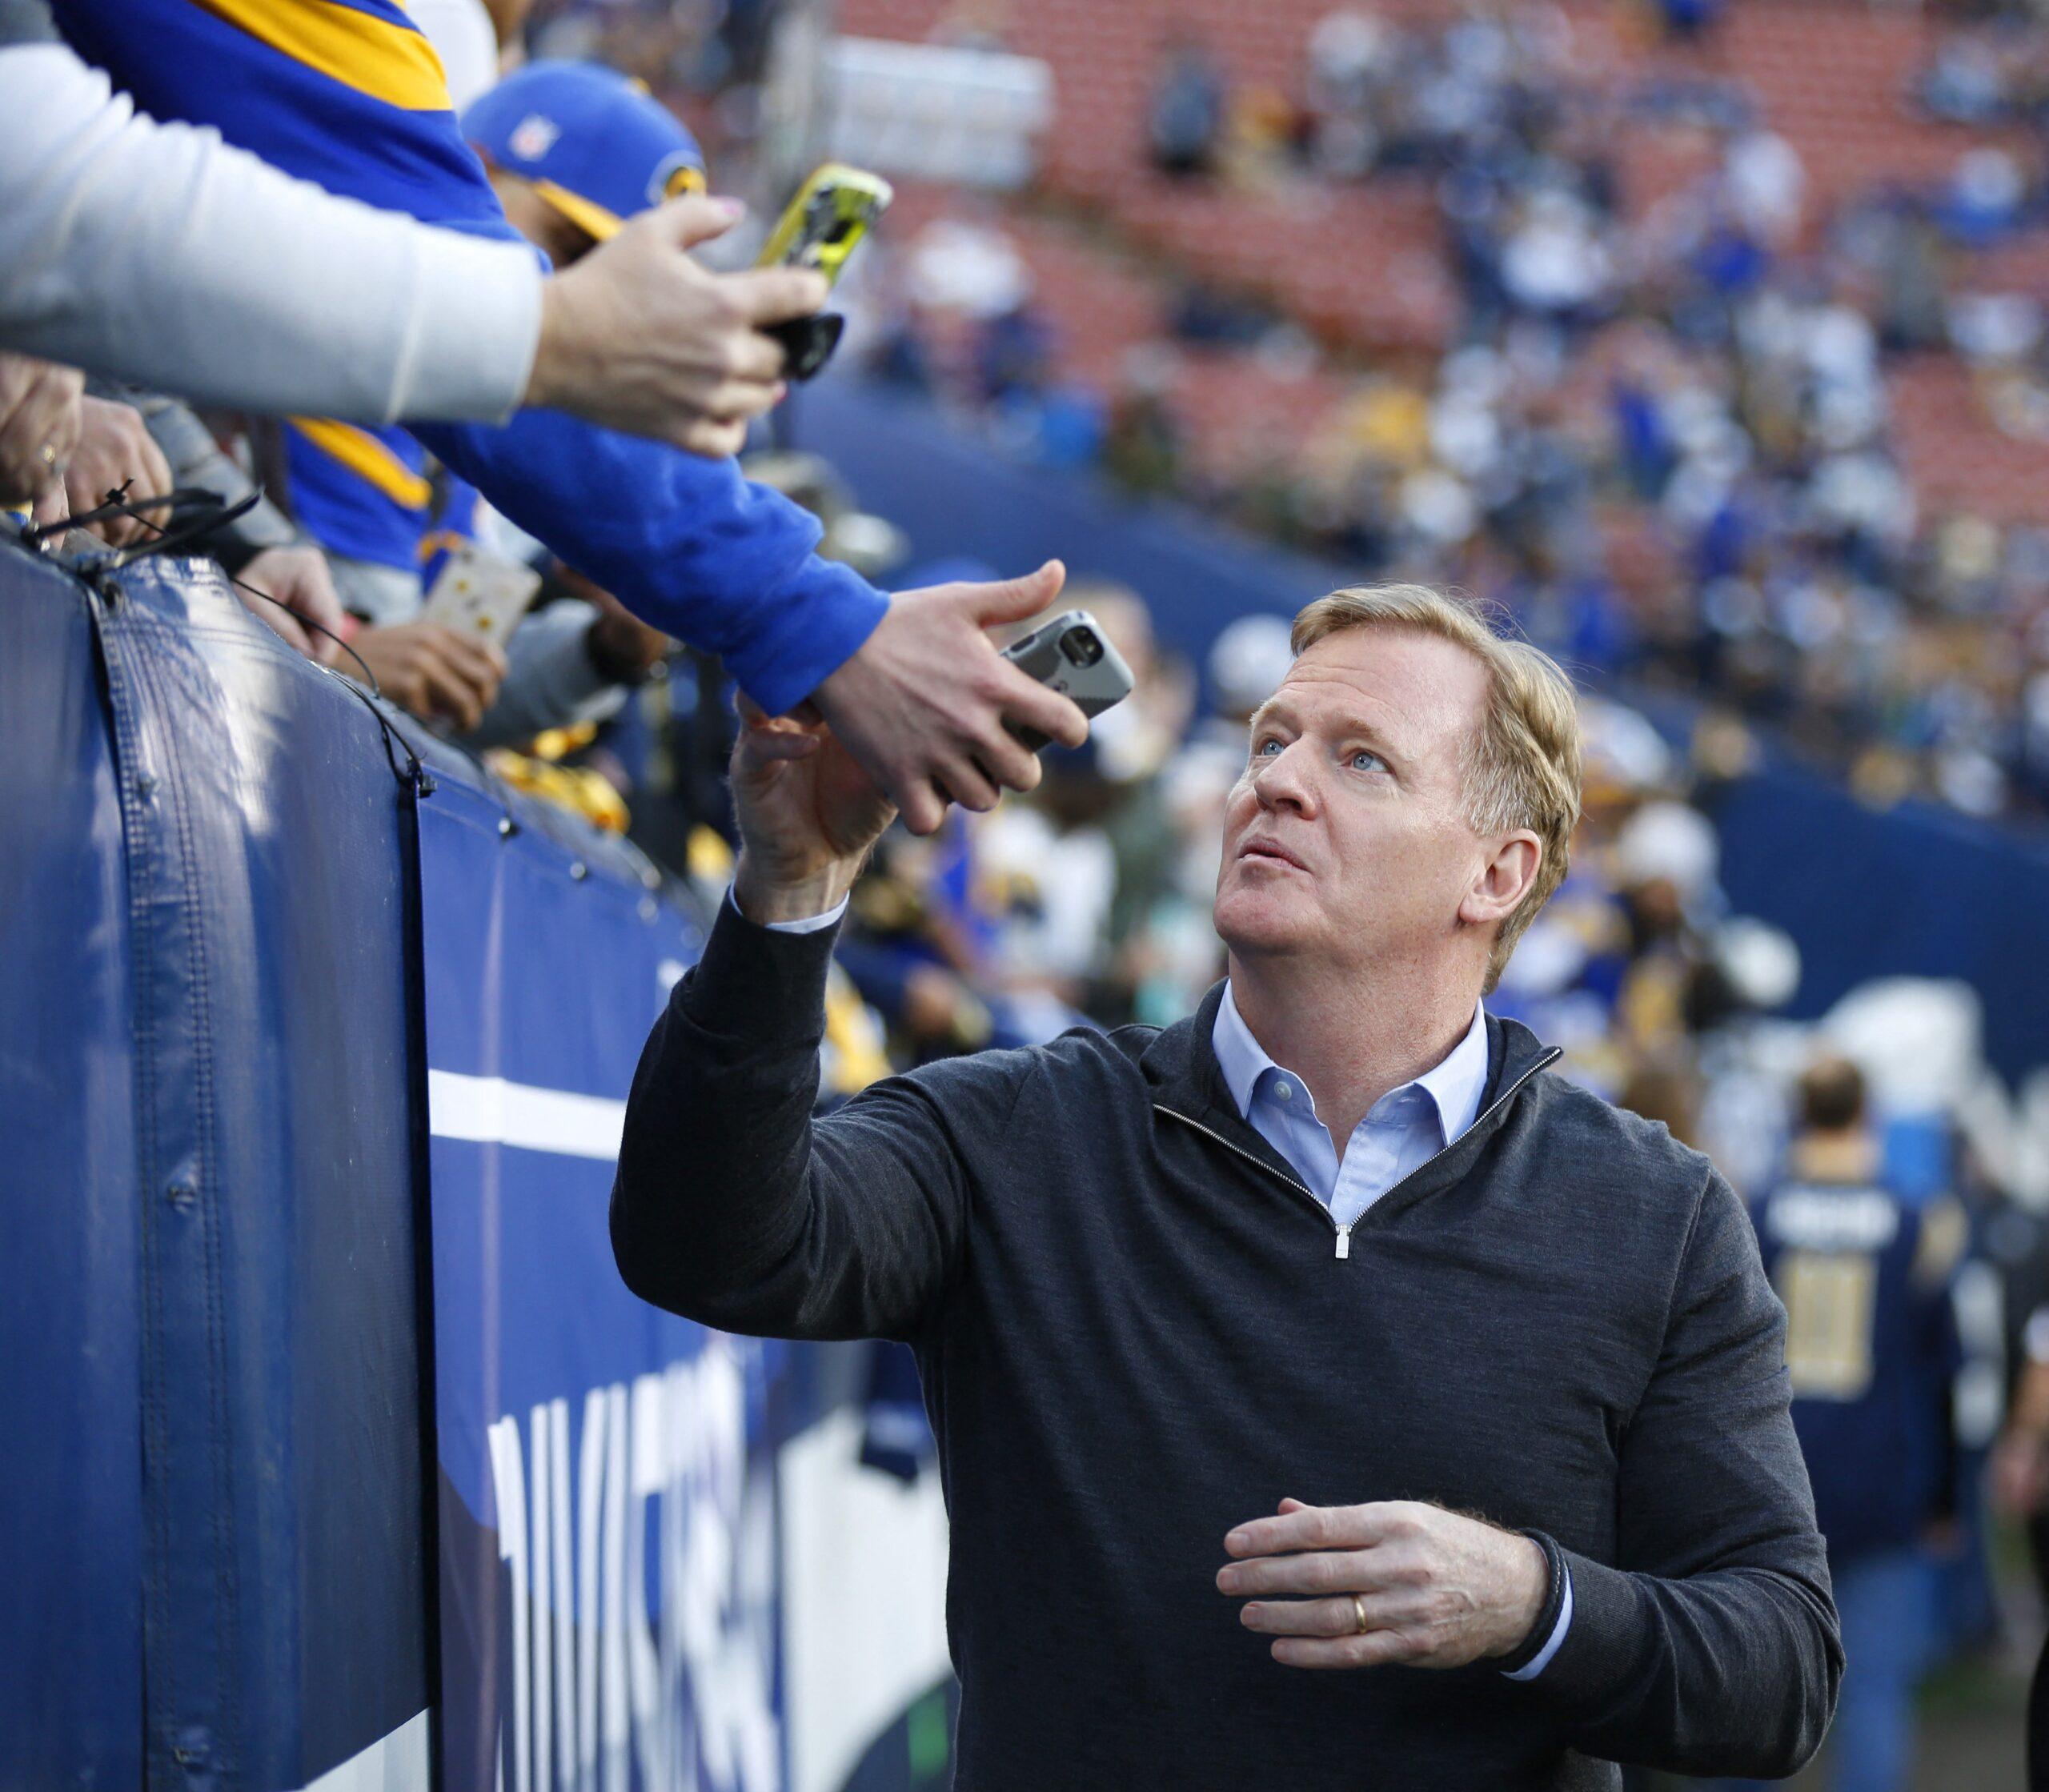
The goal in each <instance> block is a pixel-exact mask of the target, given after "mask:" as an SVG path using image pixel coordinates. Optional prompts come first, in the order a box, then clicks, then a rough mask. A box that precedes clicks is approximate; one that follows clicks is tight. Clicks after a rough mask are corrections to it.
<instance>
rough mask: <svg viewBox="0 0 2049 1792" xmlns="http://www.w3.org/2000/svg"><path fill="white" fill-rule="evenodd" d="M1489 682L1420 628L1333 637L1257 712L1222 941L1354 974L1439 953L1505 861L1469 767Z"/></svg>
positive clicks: (1230, 813) (1229, 860)
mask: <svg viewBox="0 0 2049 1792" xmlns="http://www.w3.org/2000/svg"><path fill="white" fill-rule="evenodd" d="M1487 682H1488V681H1487V671H1486V667H1484V666H1483V665H1482V663H1480V661H1479V660H1478V659H1475V658H1474V655H1471V654H1470V653H1468V652H1467V651H1466V650H1465V649H1464V648H1463V647H1458V646H1456V645H1454V643H1451V642H1450V641H1447V640H1445V639H1442V637H1440V636H1438V635H1430V634H1426V633H1425V632H1424V631H1421V630H1420V629H1415V628H1409V627H1401V626H1399V625H1395V624H1388V623H1374V624H1369V625H1368V626H1366V627H1357V628H1348V629H1345V630H1342V631H1340V632H1339V633H1337V634H1335V635H1326V636H1325V638H1324V639H1322V640H1321V641H1319V642H1317V643H1316V644H1315V645H1314V646H1313V647H1310V648H1309V650H1308V651H1307V652H1305V653H1304V654H1303V655H1301V657H1300V658H1299V659H1297V660H1296V661H1295V663H1294V664H1293V667H1290V668H1289V673H1288V676H1287V678H1286V679H1285V680H1284V681H1283V683H1282V684H1281V688H1280V689H1279V690H1278V691H1277V692H1274V694H1273V696H1272V697H1271V698H1270V699H1269V700H1268V701H1267V703H1266V704H1265V706H1264V707H1263V708H1261V709H1260V711H1259V712H1257V714H1256V715H1255V716H1253V720H1252V739H1251V747H1250V755H1249V759H1248V760H1247V763H1246V766H1245V772H1244V774H1243V776H1241V777H1240V778H1239V780H1238V781H1237V784H1236V785H1235V786H1234V787H1233V789H1232V792H1231V796H1230V800H1229V803H1228V804H1226V806H1225V812H1224V862H1223V867H1222V869H1221V872H1219V874H1218V876H1217V904H1216V911H1215V915H1216V924H1217V933H1218V934H1219V935H1220V936H1221V938H1222V939H1223V941H1224V943H1225V945H1227V946H1228V947H1229V948H1230V949H1231V952H1232V954H1233V956H1234V957H1236V958H1237V959H1240V960H1245V959H1247V958H1256V957H1260V956H1287V957H1294V956H1301V957H1305V958H1309V959H1310V960H1315V961H1321V962H1324V963H1327V964H1329V965H1330V966H1331V967H1332V968H1333V970H1338V969H1353V968H1359V967H1361V966H1365V965H1369V964H1384V963H1388V962H1391V961H1395V960H1403V959H1415V958H1418V957H1433V956H1435V955H1436V954H1437V953H1438V952H1442V950H1443V949H1444V948H1445V947H1446V944H1449V942H1450V937H1451V936H1452V935H1453V934H1454V932H1456V931H1457V930H1458V910H1459V904H1460V903H1461V902H1462V900H1464V898H1465V897H1466V894H1467V893H1468V892H1469V891H1470V890H1471V889H1472V888H1473V886H1474V880H1475V879H1476V878H1477V877H1478V876H1479V874H1480V872H1481V871H1482V868H1483V867H1484V866H1485V865H1486V863H1487V860H1488V857H1489V851H1488V845H1487V843H1486V842H1484V841H1482V839H1481V838H1480V836H1478V835H1477V834H1475V833H1474V831H1473V830H1472V828H1470V827H1469V826H1468V825H1467V824H1466V819H1465V815H1464V812H1463V804H1462V767H1463V762H1464V758H1465V754H1466V746H1467V744H1468V743H1469V742H1470V741H1471V740H1473V739H1474V737H1475V733H1474V731H1475V730H1476V729H1478V727H1479V726H1480V724H1481V721H1482V716H1483V715H1484V713H1485V705H1486V697H1487Z"/></svg>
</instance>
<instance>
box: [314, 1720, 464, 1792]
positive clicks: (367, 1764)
mask: <svg viewBox="0 0 2049 1792" xmlns="http://www.w3.org/2000/svg"><path fill="white" fill-rule="evenodd" d="M433 1782H434V1764H433V1759H432V1757H431V1755H430V1754H429V1753H428V1750H427V1713H426V1712H424V1711H415V1713H414V1714H412V1716H411V1717H410V1718H407V1719H406V1721H405V1722H403V1723H402V1724H400V1725H399V1727H398V1728H397V1729H396V1730H393V1731H392V1732H391V1734H390V1735H388V1736H380V1737H379V1738H377V1740H376V1741H375V1742H372V1743H371V1745H370V1746H369V1747H368V1748H367V1749H365V1750H363V1752H362V1753H361V1754H352V1755H351V1756H350V1757H349V1758H348V1759H347V1760H346V1761H343V1762H338V1763H337V1764H336V1765H335V1766H332V1767H330V1768H329V1769H328V1770H327V1772H326V1773H324V1774H322V1775H321V1776H320V1777H319V1778H318V1779H316V1780H315V1781H314V1782H312V1783H311V1785H309V1786H307V1788H306V1792H429V1788H430V1787H431V1786H432V1784H433Z"/></svg>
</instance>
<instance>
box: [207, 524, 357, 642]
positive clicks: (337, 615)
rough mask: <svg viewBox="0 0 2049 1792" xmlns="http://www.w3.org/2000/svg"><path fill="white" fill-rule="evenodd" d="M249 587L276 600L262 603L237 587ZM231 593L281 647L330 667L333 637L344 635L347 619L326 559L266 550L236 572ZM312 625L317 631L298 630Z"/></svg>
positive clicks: (301, 550) (315, 552)
mask: <svg viewBox="0 0 2049 1792" xmlns="http://www.w3.org/2000/svg"><path fill="white" fill-rule="evenodd" d="M243 585H251V586H254V587H255V589H256V590H257V591H263V592H265V593H267V595H270V596H271V597H273V598H275V599H276V600H277V601H276V602H275V603H265V602H264V601H263V599H262V598H260V597H257V596H255V595H251V593H250V592H249V591H243V589H241V586H243ZM235 595H237V596H238V597H239V598H240V599H242V601H243V604H244V606H245V607H247V609H248V611H249V612H250V613H251V615H254V616H255V617H256V618H258V619H259V620H260V621H261V622H263V624H264V625H265V626H266V627H268V628H269V629H271V631H272V632H273V633H275V635H278V636H279V638H280V639H282V640H283V642H284V643H285V644H286V645H287V646H288V647H291V648H293V649H295V651H298V652H300V653H303V654H304V655H306V657H307V659H311V661H312V662H313V663H314V664H315V665H316V666H331V665H333V664H334V663H335V659H336V658H337V656H338V655H339V654H340V652H341V651H342V644H341V642H340V641H339V639H336V637H337V636H339V635H345V634H347V632H348V629H347V621H348V619H347V617H346V616H345V615H343V613H342V600H341V599H340V598H339V596H338V595H335V575H334V574H333V573H332V572H331V571H329V570H328V567H327V555H325V554H323V553H322V552H321V551H320V550H319V548H317V547H311V546H299V547H267V548H265V549H264V550H263V552H262V553H260V554H259V555H255V557H254V558H253V559H251V561H250V563H248V565H247V566H246V567H243V569H242V576H241V579H240V583H239V585H238V586H237V587H236V591H235ZM309 622H311V623H318V624H319V627H317V628H308V627H305V626H303V625H304V624H305V623H309Z"/></svg>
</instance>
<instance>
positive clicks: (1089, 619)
mask: <svg viewBox="0 0 2049 1792" xmlns="http://www.w3.org/2000/svg"><path fill="white" fill-rule="evenodd" d="M1003 656H1004V659H1008V660H1009V661H1010V662H1011V663H1012V664H1014V665H1016V667H1018V668H1019V669H1020V671H1024V672H1025V673H1027V674H1029V676H1031V677H1033V678H1035V679H1037V680H1038V681H1039V682H1040V683H1041V684H1043V685H1045V687H1046V688H1047V689H1049V690H1051V691H1057V692H1060V694H1061V696H1064V697H1069V698H1071V699H1073V702H1074V704H1075V706H1076V707H1077V708H1078V709H1080V710H1081V713H1082V714H1083V715H1084V716H1087V717H1089V720H1092V721H1093V720H1095V718H1096V717H1097V716H1100V715H1101V714H1102V713H1103V712H1104V711H1105V710H1106V709H1109V708H1113V707H1114V706H1115V705H1116V704H1121V703H1122V702H1123V701H1124V700H1125V698H1126V697H1128V696H1130V695H1131V688H1132V676H1131V668H1130V667H1129V666H1127V665H1126V664H1125V662H1124V655H1122V654H1121V653H1119V652H1118V651H1117V648H1116V647H1114V646H1113V645H1112V644H1111V642H1110V638H1109V635H1105V633H1104V632H1103V631H1102V628H1101V626H1100V625H1099V624H1098V623H1097V620H1096V619H1095V618H1094V617H1093V616H1092V615H1089V612H1088V611H1086V610H1066V611H1062V612H1061V614H1060V615H1057V616H1055V617H1054V618H1053V620H1052V621H1051V622H1048V623H1041V625H1040V626H1039V627H1037V628H1035V629H1033V631H1032V632H1031V633H1030V634H1029V635H1025V637H1024V638H1023V639H1021V640H1016V641H1012V643H1010V645H1009V646H1008V647H1005V648H1004V650H1003ZM1010 732H1012V734H1014V735H1016V736H1017V738H1018V739H1019V740H1020V741H1022V742H1023V743H1024V744H1025V746H1027V747H1029V748H1031V750H1032V751H1033V752H1035V753H1036V752H1038V750H1039V749H1040V748H1041V747H1043V746H1045V744H1046V740H1047V737H1046V736H1045V735H1043V734H1041V733H1040V732H1039V731H1038V730H1037V728H1012V729H1011V731H1010Z"/></svg>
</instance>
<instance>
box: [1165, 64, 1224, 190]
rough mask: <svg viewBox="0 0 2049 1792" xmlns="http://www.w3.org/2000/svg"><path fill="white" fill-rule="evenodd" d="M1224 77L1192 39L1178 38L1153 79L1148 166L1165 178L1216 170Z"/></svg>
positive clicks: (1221, 119) (1222, 72)
mask: <svg viewBox="0 0 2049 1792" xmlns="http://www.w3.org/2000/svg"><path fill="white" fill-rule="evenodd" d="M1224 95H1225V88H1224V71H1223V70H1221V68H1220V67H1218V66H1217V59H1216V58H1215V57H1213V56H1212V55H1211V54H1209V51H1208V50H1206V49H1205V48H1204V47H1203V46H1202V44H1201V42H1199V41H1197V39H1196V38H1192V37H1188V36H1185V35H1183V34H1178V33H1177V34H1176V35H1175V36H1174V37H1173V38H1170V39H1169V42H1168V44H1167V46H1166V49H1165V51H1164V52H1163V53H1162V55H1161V62H1160V69H1159V72H1158V74H1157V75H1155V76H1154V78H1153V98H1152V105H1151V110H1150V112H1149V118H1148V130H1149V133H1150V139H1151V142H1152V146H1153V166H1155V167H1157V168H1158V169H1160V170H1161V171H1162V172H1163V173H1166V174H1207V173H1209V171H1210V170H1211V169H1212V168H1213V166H1214V165H1215V161H1216V156H1217V146H1218V142H1219V140H1220V139H1221V137H1222V135H1223V130H1224Z"/></svg>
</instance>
